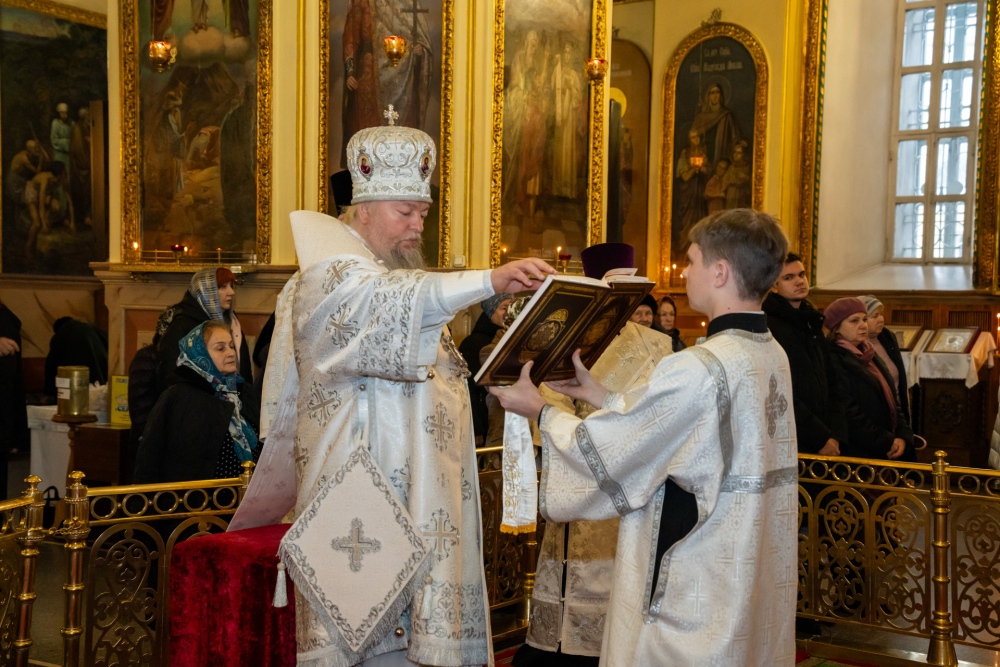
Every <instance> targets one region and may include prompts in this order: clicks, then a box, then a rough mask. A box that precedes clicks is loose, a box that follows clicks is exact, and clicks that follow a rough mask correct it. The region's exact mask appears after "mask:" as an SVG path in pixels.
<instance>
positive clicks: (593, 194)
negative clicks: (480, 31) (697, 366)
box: [490, 0, 610, 267]
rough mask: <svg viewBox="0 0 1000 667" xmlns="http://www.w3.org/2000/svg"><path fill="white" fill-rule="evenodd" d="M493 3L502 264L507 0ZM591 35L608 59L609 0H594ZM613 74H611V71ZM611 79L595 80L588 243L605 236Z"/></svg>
mask: <svg viewBox="0 0 1000 667" xmlns="http://www.w3.org/2000/svg"><path fill="white" fill-rule="evenodd" d="M505 1H506V0H494V3H493V132H492V136H493V148H492V155H491V157H492V160H491V163H492V171H491V174H490V266H491V267H496V266H499V265H500V223H501V219H502V211H501V192H502V189H503V90H504V2H505ZM592 11H593V20H592V26H593V28H592V30H591V36H590V44H591V47H590V49H591V56H590V57H591V58H603V59H607V20H608V16H607V14H608V12H607V0H594V4H593V8H592ZM608 76H610V74H608ZM606 81H607V79H604V80H602V81H599V82H597V83H591V84H590V87H591V95H590V129H589V135H590V178H589V183H588V187H587V191H588V207H587V210H588V220H587V240H588V245H594V244H595V243H600V242H601V241H602V240H603V238H604V97H605V86H606V85H607V83H606Z"/></svg>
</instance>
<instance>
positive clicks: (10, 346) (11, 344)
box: [0, 337, 21, 357]
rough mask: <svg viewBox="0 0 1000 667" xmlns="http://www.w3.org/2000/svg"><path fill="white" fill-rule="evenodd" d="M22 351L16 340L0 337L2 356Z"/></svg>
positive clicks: (0, 354)
mask: <svg viewBox="0 0 1000 667" xmlns="http://www.w3.org/2000/svg"><path fill="white" fill-rule="evenodd" d="M20 351H21V348H20V347H18V346H17V343H16V342H15V341H14V340H12V339H10V338H3V337H0V357H6V356H8V355H11V354H16V353H17V352H20Z"/></svg>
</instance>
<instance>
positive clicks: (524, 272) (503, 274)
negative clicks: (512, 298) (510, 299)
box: [490, 257, 558, 294]
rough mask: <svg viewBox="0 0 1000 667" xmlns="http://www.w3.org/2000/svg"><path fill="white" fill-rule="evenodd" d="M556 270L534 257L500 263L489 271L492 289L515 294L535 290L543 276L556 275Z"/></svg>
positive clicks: (543, 279)
mask: <svg viewBox="0 0 1000 667" xmlns="http://www.w3.org/2000/svg"><path fill="white" fill-rule="evenodd" d="M557 273H558V271H556V270H555V269H553V268H552V267H551V266H549V265H548V264H546V263H545V262H543V261H542V260H540V259H538V258H536V257H528V258H527V259H519V260H517V261H514V262H508V263H506V264H502V265H500V266H498V267H497V268H495V269H493V272H492V273H490V280H491V281H492V282H493V291H494V292H495V293H497V294H500V293H501V292H509V293H511V294H516V293H517V292H522V291H524V290H536V289H538V288H539V287H541V286H542V283H543V282H545V276H549V275H553V276H554V275H556V274H557Z"/></svg>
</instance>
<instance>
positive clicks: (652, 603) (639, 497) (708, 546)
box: [492, 209, 798, 667]
mask: <svg viewBox="0 0 1000 667" xmlns="http://www.w3.org/2000/svg"><path fill="white" fill-rule="evenodd" d="M690 240H691V247H690V250H689V251H688V258H689V260H690V264H689V265H688V267H687V269H685V275H686V278H687V280H686V283H687V293H688V299H689V301H690V304H691V306H692V308H694V309H695V310H698V311H700V312H702V313H705V314H706V315H708V317H709V318H710V319H711V323H710V324H709V328H708V334H709V335H708V338H707V340H706V341H705V342H704V343H702V344H701V345H698V346H696V347H694V348H689V349H688V350H685V351H682V352H679V353H677V354H673V355H671V356H669V357H667V358H665V359H664V360H663V361H661V362H660V363H659V365H658V366H657V368H656V369H655V370H654V371H653V373H652V375H651V377H650V379H649V382H648V383H647V384H645V385H643V386H641V387H637V388H635V389H633V390H632V391H629V392H627V393H625V394H614V393H609V392H608V391H607V390H606V389H605V388H604V387H602V386H601V385H600V384H598V383H597V382H596V381H595V380H594V379H593V378H592V376H591V374H590V373H588V372H587V371H586V369H585V368H584V367H583V366H582V365H581V364H580V363H579V357H578V355H576V354H575V355H574V357H575V360H576V364H577V376H576V379H575V380H569V381H566V382H562V383H553V384H552V385H550V386H551V387H552V388H555V389H557V390H559V391H561V392H564V393H566V394H567V395H569V396H572V397H573V398H575V399H580V400H584V401H586V402H588V403H590V404H591V405H593V406H600V408H601V409H599V410H597V411H596V412H594V413H593V414H591V415H590V416H588V417H587V418H586V419H583V420H581V419H579V418H577V417H575V416H573V415H570V414H567V413H565V412H563V411H561V410H558V409H556V408H554V407H553V406H549V405H547V404H546V402H545V400H544V399H543V398H542V396H541V394H540V393H539V392H538V390H537V388H535V387H534V386H533V385H532V384H531V380H530V377H529V376H528V368H529V366H528V365H526V366H525V372H524V373H522V379H521V380H520V381H519V382H518V383H516V384H515V385H513V386H512V387H510V388H506V389H493V390H492V391H494V392H495V393H496V395H497V396H498V397H499V398H500V401H501V403H502V404H503V405H504V407H505V408H506V409H507V410H509V411H513V412H515V413H518V414H522V415H524V416H529V417H537V418H538V419H539V427H540V430H541V433H542V442H543V453H542V459H543V461H542V466H543V469H542V484H541V491H540V505H541V512H542V515H543V516H545V517H546V518H547V519H549V520H553V521H572V520H577V519H587V520H602V519H608V518H612V517H615V516H620V517H621V528H620V532H619V535H618V552H617V555H616V560H615V576H614V584H613V589H612V594H611V609H610V612H609V618H608V623H607V625H606V627H605V632H604V645H603V650H602V656H601V664H602V665H605V666H610V667H624V666H628V665H643V666H645V665H685V666H687V665H694V666H702V665H704V666H709V665H711V666H719V667H730V666H733V665H740V666H741V667H744V666H746V667H771V666H773V665H780V666H790V665H792V664H794V654H795V638H794V619H795V600H796V587H797V577H796V524H797V511H798V510H797V503H796V501H797V486H796V478H797V467H796V440H795V422H794V419H793V412H792V406H791V404H790V401H791V396H792V392H791V377H790V375H789V369H788V359H787V357H786V356H785V353H784V351H783V350H782V348H781V346H780V345H778V343H777V342H775V340H774V338H773V337H772V336H771V334H770V333H769V332H768V330H767V320H766V318H765V315H764V313H763V312H761V310H760V307H761V303H762V301H763V299H764V297H765V296H766V295H767V292H768V290H769V289H770V288H771V286H772V285H773V284H774V281H775V279H776V278H777V276H778V273H779V271H780V270H781V267H782V262H783V261H784V258H785V253H786V252H787V243H786V241H785V238H784V236H783V234H782V232H781V230H780V228H779V227H778V225H777V223H776V222H775V221H774V219H773V218H771V217H770V216H767V215H765V214H762V213H758V212H755V211H752V210H749V209H733V210H728V211H723V212H719V213H716V214H713V215H712V216H710V217H709V218H706V219H705V220H703V221H701V222H699V223H698V224H697V225H696V226H695V227H694V228H693V229H692V231H691V233H690ZM668 480H673V481H675V482H676V483H677V485H679V486H680V487H681V488H682V489H684V490H685V491H688V492H690V493H692V494H694V497H695V500H696V503H697V516H698V518H697V524H696V525H695V527H694V529H693V530H692V531H691V532H690V533H689V534H687V535H686V536H683V537H681V538H680V539H676V537H677V536H676V535H674V536H672V537H671V539H673V540H674V541H672V542H671V539H667V540H663V539H660V538H661V536H662V533H663V528H662V527H663V526H664V525H665V524H668V523H669V517H670V516H671V514H672V513H673V512H674V509H675V508H674V507H672V506H669V505H667V504H666V503H665V502H664V486H665V483H666V482H667V481H668ZM667 532H669V530H668V531H667Z"/></svg>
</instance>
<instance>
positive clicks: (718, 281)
mask: <svg viewBox="0 0 1000 667" xmlns="http://www.w3.org/2000/svg"><path fill="white" fill-rule="evenodd" d="M714 268H715V287H716V289H722V288H723V287H725V286H726V283H728V282H729V278H730V276H731V275H732V274H731V272H730V270H729V264H728V263H726V262H725V261H723V260H719V261H718V262H716V263H715V267H714Z"/></svg>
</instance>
